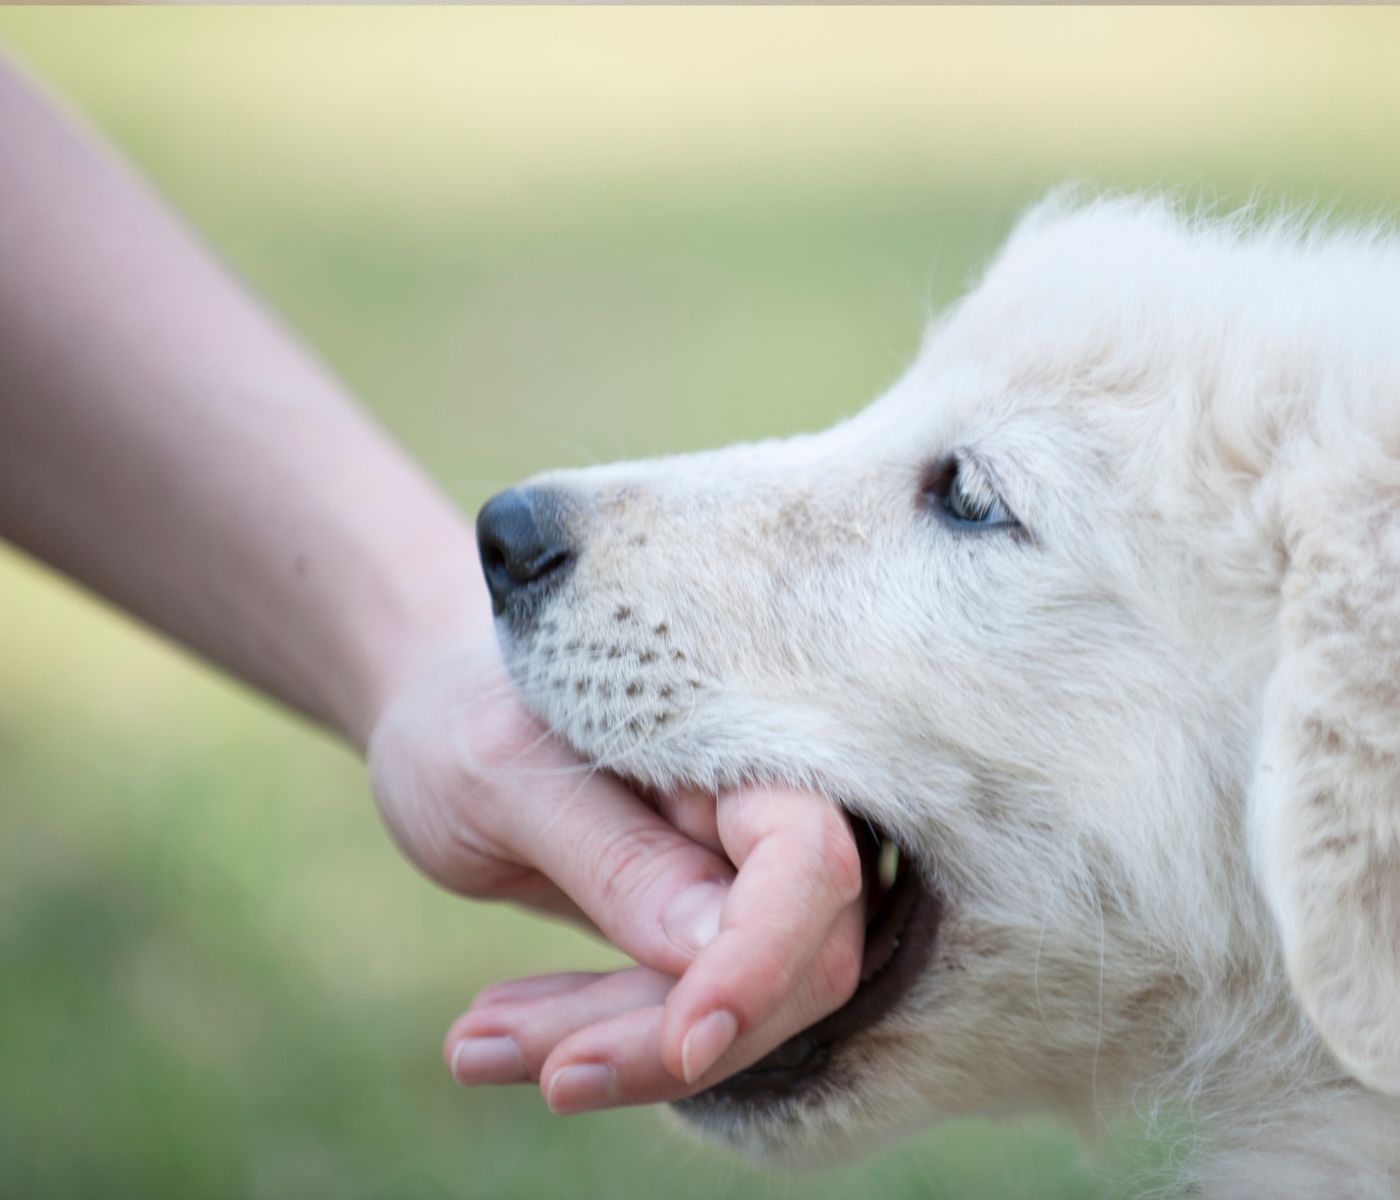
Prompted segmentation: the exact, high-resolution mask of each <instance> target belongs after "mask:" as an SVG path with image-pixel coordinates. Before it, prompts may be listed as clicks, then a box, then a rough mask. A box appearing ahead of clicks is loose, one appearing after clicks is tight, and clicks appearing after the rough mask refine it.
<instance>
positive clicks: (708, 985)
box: [661, 790, 864, 1081]
mask: <svg viewBox="0 0 1400 1200" xmlns="http://www.w3.org/2000/svg"><path fill="white" fill-rule="evenodd" d="M719 832H720V836H721V838H722V839H723V842H724V846H725V849H726V850H727V851H728V853H729V855H730V857H731V858H732V859H733V860H734V862H736V863H737V864H738V865H739V874H738V877H737V878H736V880H735V882H734V884H733V886H732V887H731V888H730V890H729V896H728V898H727V900H726V902H725V906H724V912H723V914H722V916H721V918H720V932H719V934H718V936H717V937H716V938H715V939H714V940H713V941H712V942H710V943H709V945H707V946H706V947H705V949H704V950H702V951H701V953H700V954H699V955H698V956H697V958H696V960H695V962H694V963H692V964H691V966H690V967H689V969H688V970H687V971H686V972H685V974H684V975H683V976H682V978H681V980H680V983H679V984H678V985H677V986H676V988H675V989H674V991H673V992H672V993H671V995H670V996H669V998H668V999H667V1001H666V1015H665V1023H664V1027H663V1031H662V1039H661V1057H662V1061H663V1062H664V1063H665V1065H666V1068H667V1069H668V1070H669V1071H670V1072H671V1073H672V1074H673V1075H675V1076H676V1078H678V1079H681V1080H686V1081H694V1080H696V1079H698V1078H700V1077H701V1076H704V1075H706V1074H707V1073H709V1072H710V1070H711V1068H712V1067H713V1065H714V1064H715V1063H716V1062H718V1061H719V1060H720V1058H721V1057H722V1056H723V1055H725V1054H726V1053H727V1052H728V1051H729V1049H730V1047H731V1046H732V1045H733V1044H734V1043H735V1042H736V1041H737V1040H738V1039H739V1038H740V1037H742V1036H745V1035H747V1034H749V1033H750V1032H752V1031H755V1030H757V1029H758V1028H759V1027H761V1026H763V1025H764V1024H765V1023H766V1022H768V1021H769V1020H770V1019H771V1018H772V1017H773V1016H774V1015H775V1014H776V1013H777V1012H778V1010H779V1009H780V1008H781V1007H782V1006H783V1004H784V1003H785V1002H787V1001H788V999H789V998H790V997H794V998H795V999H796V1000H797V1002H798V1004H799V1006H800V1007H801V1009H802V1011H803V1013H804V1015H806V1017H807V1019H808V1021H809V1022H810V1021H815V1020H817V1019H818V1018H820V1017H822V1016H824V1015H825V1014H826V1013H828V1012H831V1011H833V1010H834V1009H835V1008H837V1007H838V1006H839V1005H840V1004H842V1003H844V1001H845V1000H847V999H848V998H849V997H850V995H851V993H852V992H854V991H855V987H856V984H857V982H858V981H859V975H860V960H861V951H862V948H863V941H864V914H863V911H862V907H861V904H860V893H861V862H860V854H859V852H858V851H857V849H856V844H855V839H854V837H853V836H852V834H851V830H850V826H849V825H848V824H847V822H846V819H845V817H844V816H843V815H842V814H841V812H840V810H839V809H837V808H836V807H835V806H834V805H832V804H830V803H829V802H827V801H825V800H823V799H821V798H819V797H816V796H812V795H810V794H806V793H800V792H790V791H762V792H761V791H757V790H753V791H745V792H739V793H735V794H733V795H727V796H724V797H721V799H720V804H719ZM799 984H800V985H801V986H802V991H801V993H800V994H796V993H795V989H797V988H798V985H799ZM776 1045H777V1040H774V1041H773V1042H772V1046H776ZM769 1048H771V1046H770V1047H769Z"/></svg>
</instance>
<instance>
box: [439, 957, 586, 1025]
mask: <svg viewBox="0 0 1400 1200" xmlns="http://www.w3.org/2000/svg"><path fill="white" fill-rule="evenodd" d="M605 974H607V972H604V971H561V972H559V973H557V974H553V975H531V976H528V977H527V978H524V979H508V980H506V981H505V982H504V983H493V984H492V985H491V986H490V987H487V988H483V989H482V990H481V991H479V992H478V993H477V994H476V996H475V997H474V998H473V999H472V1003H471V1007H470V1008H469V1009H468V1010H467V1012H468V1013H471V1012H478V1011H479V1010H481V1009H483V1008H498V1007H500V1006H501V1005H505V1004H519V1003H522V1002H523V1001H526V1000H540V999H543V998H544V997H545V996H553V995H555V994H556V993H558V992H568V991H576V990H577V989H579V988H581V987H586V986H587V985H588V984H590V983H592V982H594V981H595V980H597V979H601V978H602V977H603V975H605ZM465 1019H466V1013H464V1014H463V1015H462V1016H461V1017H459V1018H458V1024H460V1023H461V1022H462V1021H463V1020H465ZM455 1028H456V1025H454V1026H453V1029H455ZM448 1036H449V1037H451V1036H452V1035H451V1033H449V1034H448Z"/></svg>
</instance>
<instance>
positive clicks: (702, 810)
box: [652, 789, 724, 855]
mask: <svg viewBox="0 0 1400 1200" xmlns="http://www.w3.org/2000/svg"><path fill="white" fill-rule="evenodd" d="M652 799H653V801H654V802H655V804H656V811H657V812H659V813H660V814H661V815H662V816H663V817H665V818H666V820H668V821H669V822H670V823H671V824H672V825H674V826H675V827H676V828H677V829H679V830H680V831H681V832H682V833H683V834H685V836H686V837H688V838H689V839H690V840H691V841H692V842H699V843H700V845H702V846H705V847H708V848H709V849H711V850H713V851H714V852H715V853H716V854H721V855H722V854H723V853H724V845H723V843H721V841H720V839H719V815H718V808H719V805H718V802H717V800H716V797H715V796H714V794H713V793H711V792H697V791H692V790H690V789H682V790H678V791H672V792H658V793H657V794H656V795H655V796H654V797H652Z"/></svg>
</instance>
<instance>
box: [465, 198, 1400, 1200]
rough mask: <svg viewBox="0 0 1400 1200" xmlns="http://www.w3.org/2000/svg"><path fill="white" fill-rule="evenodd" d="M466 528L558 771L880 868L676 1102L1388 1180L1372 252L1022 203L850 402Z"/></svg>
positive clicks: (1386, 872) (1163, 215) (1298, 1189)
mask: <svg viewBox="0 0 1400 1200" xmlns="http://www.w3.org/2000/svg"><path fill="white" fill-rule="evenodd" d="M482 538H483V556H484V559H485V562H486V566H487V572H488V576H490V577H491V578H492V583H493V589H494V591H495V593H496V598H497V605H498V610H499V612H500V624H501V626H502V629H503V633H504V639H503V640H504V642H505V645H506V652H507V658H508V660H509V663H510V666H511V668H512V671H513V672H514V674H515V676H516V678H517V680H518V681H519V683H520V684H521V685H522V687H523V688H524V690H525V692H526V695H527V696H528V698H529V700H530V702H531V703H532V704H533V706H534V707H535V708H536V709H537V710H538V712H539V713H540V714H541V715H542V716H543V717H544V718H545V719H547V720H548V721H549V723H550V724H551V725H552V726H553V727H554V728H555V729H556V730H557V731H558V732H559V733H561V734H562V735H563V736H564V737H565V738H567V739H568V740H569V741H570V742H571V743H572V744H573V745H574V746H575V747H577V748H578V749H579V750H580V751H581V752H583V753H584V754H586V755H589V756H591V757H593V758H595V759H597V760H598V761H600V762H602V763H604V764H606V765H608V766H610V767H612V768H613V769H615V770H617V771H619V772H620V773H622V774H624V775H626V776H628V777H630V778H632V779H635V780H638V781H641V782H644V783H646V784H649V785H653V786H657V787H662V788H665V787H670V786H674V785H679V784H685V785H691V786H700V787H707V788H721V787H727V786H732V785H734V784H737V783H739V782H740V781H743V780H753V779H763V780H784V781H790V782H795V783H801V784H804V785H808V786H812V787H815V788H818V789H820V790H821V791H823V792H824V793H826V794H827V795H829V796H832V797H834V798H836V799H837V800H839V801H840V803H842V804H843V805H845V806H846V807H847V808H848V809H849V810H850V811H851V812H852V813H853V814H856V815H857V816H858V817H859V818H863V819H864V821H865V822H868V823H869V826H870V827H873V829H874V830H876V831H877V837H878V838H881V839H885V840H888V841H890V842H893V843H895V844H896V845H897V846H898V847H899V848H900V849H901V850H902V853H903V864H902V869H901V871H900V872H899V874H898V877H897V878H896V879H895V880H894V882H893V884H892V886H887V887H884V888H881V889H880V890H881V892H882V894H883V899H882V900H881V901H880V903H879V904H878V905H877V908H878V911H877V913H876V915H875V916H874V918H873V919H872V922H871V926H870V930H869V932H868V934H867V947H866V974H867V975H868V976H871V978H869V979H868V980H867V982H866V983H865V984H863V985H862V987H861V988H860V990H859V991H858V992H857V994H856V996H855V998H854V999H853V1000H852V1001H851V1003H850V1004H848V1005H847V1006H846V1007H845V1008H844V1009H842V1010H841V1011H840V1012H838V1013H837V1014H836V1015H835V1016H833V1017H831V1018H829V1019H828V1020H827V1021H825V1022H823V1023H822V1024H821V1025H819V1026H817V1027H816V1028H815V1029H814V1030H809V1031H808V1032H807V1033H805V1034H802V1035H799V1037H797V1038H795V1039H793V1040H792V1041H791V1042H789V1043H788V1044H787V1045H785V1046H784V1047H782V1048H781V1049H780V1050H778V1051H777V1052H775V1053H774V1054H773V1055H771V1056H770V1057H769V1058H768V1059H766V1060H764V1061H763V1062H762V1063H760V1064H758V1065H757V1066H756V1067H754V1068H752V1069H750V1070H749V1071H746V1072H744V1073H743V1074H741V1075H740V1076H738V1077H737V1078H735V1079H733V1080H731V1081H728V1082H726V1083H724V1084H722V1085H720V1086H719V1087H716V1088H713V1089H711V1090H710V1091H708V1092H706V1093H703V1094H701V1095H700V1096H698V1097H696V1098H694V1099H692V1100H689V1101H686V1102H684V1103H683V1104H682V1105H680V1106H679V1107H680V1108H681V1110H682V1111H683V1113H684V1114H685V1115H686V1116H687V1117H689V1118H691V1119H693V1120H694V1121H695V1122H696V1123H698V1124H699V1125H701V1126H703V1127H704V1128H705V1129H707V1130H709V1131H711V1132H713V1133H715V1134H717V1135H719V1136H721V1137H723V1138H727V1139H729V1140H731V1141H732V1142H734V1143H737V1144H739V1145H740V1146H742V1147H744V1148H746V1149H748V1150H750V1151H753V1152H757V1153H761V1154H767V1155H775V1156H786V1157H792V1158H802V1159H810V1157H811V1156H812V1155H814V1154H817V1155H823V1156H826V1155H831V1154H834V1153H839V1152H844V1151H847V1150H851V1149H859V1148H863V1147H866V1146H869V1145H870V1144H872V1143H873V1142H875V1141H877V1140H881V1139H885V1138H888V1137H890V1136H893V1135H897V1134H900V1133H904V1132H907V1131H911V1130H915V1129H918V1128H920V1127H921V1126H925V1125H927V1124H928V1123H930V1122H932V1121H935V1120H938V1119H940V1118H945V1117H949V1116H955V1115H964V1114H989V1113H990V1114H1000V1113H1012V1112H1019V1111H1025V1110H1035V1109H1053V1110H1056V1111H1059V1112H1062V1113H1065V1114H1068V1115H1070V1116H1071V1117H1072V1118H1073V1119H1075V1120H1077V1121H1078V1122H1079V1123H1080V1125H1081V1127H1082V1128H1084V1130H1085V1131H1086V1133H1089V1134H1092V1133H1093V1132H1095V1131H1096V1129H1097V1128H1098V1127H1099V1126H1101V1125H1102V1124H1103V1123H1104V1122H1106V1121H1111V1120H1113V1119H1115V1118H1116V1117H1118V1116H1119V1115H1121V1114H1123V1113H1125V1112H1139V1113H1148V1114H1153V1113H1162V1112H1177V1111H1183V1112H1186V1113H1187V1114H1189V1115H1191V1116H1192V1117H1193V1118H1194V1123H1195V1125H1196V1127H1197V1128H1199V1129H1200V1131H1201V1132H1200V1133H1199V1134H1198V1135H1197V1138H1196V1141H1195V1145H1194V1151H1195V1152H1194V1153H1193V1154H1192V1155H1191V1156H1190V1161H1189V1162H1188V1163H1186V1164H1185V1165H1184V1166H1183V1168H1182V1176H1181V1183H1182V1185H1183V1186H1184V1187H1189V1189H1190V1190H1191V1192H1192V1193H1193V1194H1197V1195H1201V1196H1206V1197H1222V1198H1229V1200H1236V1198H1239V1197H1261V1198H1262V1197H1268V1198H1269V1200H1281V1198H1284V1197H1314V1196H1318V1195H1321V1194H1324V1192H1325V1193H1326V1194H1327V1195H1329V1196H1330V1197H1394V1196H1397V1195H1400V1102H1397V1101H1396V1100H1395V1099H1394V1097H1396V1096H1400V247H1397V245H1396V244H1395V243H1394V242H1392V241H1390V240H1388V239H1384V238H1381V237H1379V236H1370V235H1356V234H1352V235H1335V234H1323V233H1318V232H1308V231H1307V230H1306V229H1305V228H1302V227H1300V226H1298V225H1297V224H1290V223H1287V222H1279V221H1274V222H1258V221H1250V220H1248V219H1242V218H1237V219H1233V220H1225V221H1220V220H1205V219H1197V218H1191V217H1188V216H1185V215H1182V214H1181V213H1180V212H1179V211H1177V210H1176V209H1175V208H1174V207H1173V206H1172V205H1170V204H1168V203H1166V202H1162V201H1158V200H1123V199H1115V200H1099V201H1091V202H1087V203H1080V202H1076V201H1073V200H1071V199H1066V198H1063V197H1061V198H1052V199H1051V200H1050V201H1048V202H1046V203H1045V204H1043V205H1041V206H1040V207H1039V208H1038V209H1036V210H1035V211H1034V212H1033V213H1032V214H1031V215H1030V216H1028V217H1027V218H1026V219H1025V220H1024V221H1023V222H1022V223H1021V224H1020V226H1019V227H1018V228H1017V230H1016V231H1015V233H1014V234H1013V235H1012V237H1011V238H1010V240H1009V242H1008V243H1007V245H1006V247H1005V248H1004V249H1003V250H1002V252H1001V253H1000V255H999V256H998V257H997V259H996V261H995V262H994V263H993V264H992V266H991V268H990V269H989V270H988V272H987V274H986V276H985V278H984V279H983V280H982V282H981V283H980V284H979V285H978V286H977V288H976V289H975V290H973V291H972V292H971V293H970V294H969V295H968V296H967V297H966V298H965V299H963V300H962V301H961V302H960V303H958V304H957V305H955V306H954V307H953V308H952V309H951V311H949V312H948V313H947V314H946V315H944V316H943V317H942V318H941V319H939V320H938V321H937V322H936V323H935V325H934V327H933V329H932V331H931V332H930V334H929V336H928V339H927V342H926V345H925V347H924V349H923V351H922V353H921V354H920V356H919V358H918V360H917V361H916V362H915V363H914V365H913V367H912V368H911V369H910V370H909V371H908V373H907V374H906V375H905V376H904V377H903V378H902V379H901V380H900V381H899V382H898V383H897V384H895V386H894V387H893V388H892V389H891V390H890V392H889V393H888V394H887V395H886V396H884V397H883V398H882V399H880V400H879V401H877V402H876V403H875V404H873V405H872V406H871V407H870V408H868V409H867V410H866V411H864V412H863V413H861V414H860V415H858V416H856V417H854V418H853V419H851V420H849V421H846V422H844V423H843V424H840V425H838V426H836V427H835V428H833V429H831V430H828V431H827V432H825V433H821V434H818V435H815V436H809V437H799V438H793V439H790V440H787V441H781V442H767V443H763V444H760V445H751V446H739V447H735V448H733V449H728V450H724V451H720V452H716V453H708V454H695V455H688V456H685V457H678V458H671V459H664V460H658V461H651V462H643V463H628V464H623V465H619V466H613V467H604V468H598V469H591V470H584V471H574V472H563V473H557V474H552V475H549V476H546V477H543V478H541V479H538V480H535V481H533V484H532V486H531V487H529V488H527V489H517V490H516V491H514V492H512V493H507V495H506V497H505V498H503V499H498V500H497V501H495V502H493V505H491V506H488V509H487V510H486V513H485V514H484V516H483V524H482ZM857 824H858V826H862V825H863V823H862V822H857ZM866 840H868V841H869V842H870V845H869V846H867V847H866V850H867V853H868V855H869V856H870V858H871V859H872V860H873V859H874V857H875V855H876V852H877V842H876V840H875V839H874V838H871V839H866ZM887 867H888V863H887ZM873 875H874V872H873V870H872V878H873ZM885 884H886V885H889V884H890V880H889V877H888V870H887V872H886V876H885Z"/></svg>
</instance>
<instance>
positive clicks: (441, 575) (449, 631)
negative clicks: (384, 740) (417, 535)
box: [331, 528, 494, 754]
mask: <svg viewBox="0 0 1400 1200" xmlns="http://www.w3.org/2000/svg"><path fill="white" fill-rule="evenodd" d="M453 533H454V536H452V537H450V538H447V539H440V540H438V541H437V542H436V543H435V544H433V545H432V546H431V547H430V546H427V545H423V546H421V547H420V548H419V549H417V550H416V551H411V552H410V553H408V554H407V555H405V556H403V560H402V561H401V562H400V563H398V564H397V569H396V570H393V571H388V572H385V573H384V574H383V575H381V576H380V577H379V580H378V583H379V585H380V586H379V588H378V592H379V594H378V595H377V596H375V597H374V598H373V599H371V600H370V602H369V603H368V604H367V605H366V608H365V611H363V612H362V613H360V614H359V616H358V618H357V619H356V621H355V622H354V624H353V626H352V628H351V629H350V630H348V631H347V639H346V642H347V647H348V651H349V652H348V653H347V654H346V655H345V661H346V662H347V663H348V664H350V670H349V672H348V677H347V678H346V679H344V680H343V684H342V691H341V694H340V695H339V697H337V698H334V700H333V707H332V709H331V711H332V712H334V714H335V717H334V720H335V724H336V726H337V728H338V730H339V732H340V733H341V734H342V735H343V736H344V737H345V738H346V739H347V740H348V741H349V742H350V743H351V744H352V745H353V746H355V747H356V748H357V749H358V750H359V751H360V752H361V753H362V754H363V753H364V752H365V749H366V747H367V745H368V743H369V739H370V736H371V734H372V733H373V732H374V729H375V727H376V725H378V723H379V720H380V718H381V716H382V715H383V713H384V710H385V709H386V708H387V707H388V706H389V704H390V703H391V702H392V701H393V698H394V697H395V696H396V695H397V694H398V693H399V692H400V691H401V690H402V688H403V687H404V686H405V685H406V684H407V682H408V681H409V680H410V679H412V678H413V677H414V676H416V675H417V674H419V672H420V671H421V670H422V669H423V666H424V664H425V663H427V662H429V661H431V660H433V659H435V658H438V657H441V656H442V655H443V654H445V653H448V652H449V651H451V650H452V649H453V648H455V647H458V646H463V645H470V644H475V643H480V642H481V641H482V640H484V639H488V638H489V639H492V640H494V631H493V629H492V624H491V605H490V600H489V598H488V596H487V593H486V586H485V584H484V583H483V582H482V579H481V574H480V569H479V567H478V564H477V554H476V545H475V541H474V539H472V538H471V536H470V534H469V533H468V532H467V531H466V530H465V528H461V529H458V530H455V531H453Z"/></svg>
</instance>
